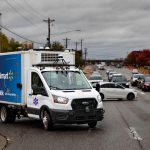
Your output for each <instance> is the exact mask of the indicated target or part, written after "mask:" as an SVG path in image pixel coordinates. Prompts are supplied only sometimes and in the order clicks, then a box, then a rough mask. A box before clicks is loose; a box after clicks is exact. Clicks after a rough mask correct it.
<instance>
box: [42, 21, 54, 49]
mask: <svg viewBox="0 0 150 150" xmlns="http://www.w3.org/2000/svg"><path fill="white" fill-rule="evenodd" d="M43 21H44V22H47V23H48V37H47V44H48V47H49V48H50V49H51V23H52V22H54V21H55V20H54V19H52V20H51V19H50V18H48V19H47V20H43Z"/></svg>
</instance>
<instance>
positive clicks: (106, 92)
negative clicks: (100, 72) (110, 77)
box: [100, 82, 137, 100]
mask: <svg viewBox="0 0 150 150" xmlns="http://www.w3.org/2000/svg"><path fill="white" fill-rule="evenodd" d="M100 95H101V98H102V100H104V99H127V100H134V99H135V98H136V97H137V92H136V91H135V90H134V89H131V88H125V87H123V86H121V85H119V84H118V83H113V82H101V83H100Z"/></svg>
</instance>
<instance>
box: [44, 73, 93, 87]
mask: <svg viewBox="0 0 150 150" xmlns="http://www.w3.org/2000/svg"><path fill="white" fill-rule="evenodd" d="M42 74H43V77H44V78H45V81H46V82H47V84H48V86H49V87H50V88H51V89H58V90H75V89H91V86H90V84H89V83H88V81H87V80H86V78H85V77H84V75H83V74H82V73H81V72H80V71H45V72H42Z"/></svg>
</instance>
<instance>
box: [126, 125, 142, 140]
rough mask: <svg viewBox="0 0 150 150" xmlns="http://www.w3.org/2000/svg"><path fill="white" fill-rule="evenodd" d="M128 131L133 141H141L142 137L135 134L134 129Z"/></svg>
mask: <svg viewBox="0 0 150 150" xmlns="http://www.w3.org/2000/svg"><path fill="white" fill-rule="evenodd" d="M129 129H130V134H131V135H132V136H133V139H134V140H137V141H142V140H143V139H142V137H141V136H140V135H139V134H138V133H137V131H136V130H135V128H134V127H129Z"/></svg>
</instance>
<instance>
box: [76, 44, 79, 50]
mask: <svg viewBox="0 0 150 150" xmlns="http://www.w3.org/2000/svg"><path fill="white" fill-rule="evenodd" d="M75 44H76V48H75V50H76V51H77V50H78V44H79V42H75Z"/></svg>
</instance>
